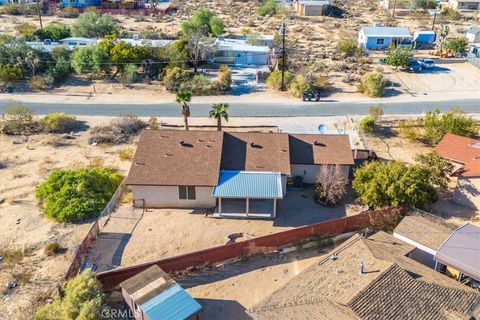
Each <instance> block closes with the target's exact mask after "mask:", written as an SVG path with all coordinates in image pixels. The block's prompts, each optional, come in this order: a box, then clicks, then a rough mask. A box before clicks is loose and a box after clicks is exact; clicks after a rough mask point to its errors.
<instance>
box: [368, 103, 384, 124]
mask: <svg viewBox="0 0 480 320" xmlns="http://www.w3.org/2000/svg"><path fill="white" fill-rule="evenodd" d="M368 114H369V115H370V116H371V117H372V118H373V120H375V121H377V119H378V118H380V117H381V116H383V106H382V105H377V106H371V107H369V108H368Z"/></svg>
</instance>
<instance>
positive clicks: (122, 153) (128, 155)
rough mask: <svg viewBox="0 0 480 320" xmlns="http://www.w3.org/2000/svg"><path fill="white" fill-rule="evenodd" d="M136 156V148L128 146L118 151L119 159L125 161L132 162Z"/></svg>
mask: <svg viewBox="0 0 480 320" xmlns="http://www.w3.org/2000/svg"><path fill="white" fill-rule="evenodd" d="M134 156H135V148H134V147H132V146H128V147H125V148H122V149H120V150H119V151H118V157H119V158H120V160H123V161H132V160H133V157H134Z"/></svg>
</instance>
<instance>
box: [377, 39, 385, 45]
mask: <svg viewBox="0 0 480 320" xmlns="http://www.w3.org/2000/svg"><path fill="white" fill-rule="evenodd" d="M384 43H385V39H377V44H379V45H382V44H384Z"/></svg>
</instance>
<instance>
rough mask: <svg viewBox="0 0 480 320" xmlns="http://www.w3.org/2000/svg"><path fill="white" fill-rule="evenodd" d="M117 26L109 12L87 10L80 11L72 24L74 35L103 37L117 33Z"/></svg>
mask: <svg viewBox="0 0 480 320" xmlns="http://www.w3.org/2000/svg"><path fill="white" fill-rule="evenodd" d="M118 30H119V27H118V24H117V22H116V21H115V19H114V18H113V17H112V16H111V15H109V14H98V13H97V12H93V11H88V12H84V13H82V14H81V15H80V16H79V17H78V19H77V21H76V22H75V23H74V24H73V26H72V35H73V36H74V37H86V38H103V37H105V36H106V35H113V34H116V33H118Z"/></svg>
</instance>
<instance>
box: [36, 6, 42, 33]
mask: <svg viewBox="0 0 480 320" xmlns="http://www.w3.org/2000/svg"><path fill="white" fill-rule="evenodd" d="M37 13H38V20H39V21H40V29H41V30H43V24H42V12H41V11H40V0H37Z"/></svg>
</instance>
